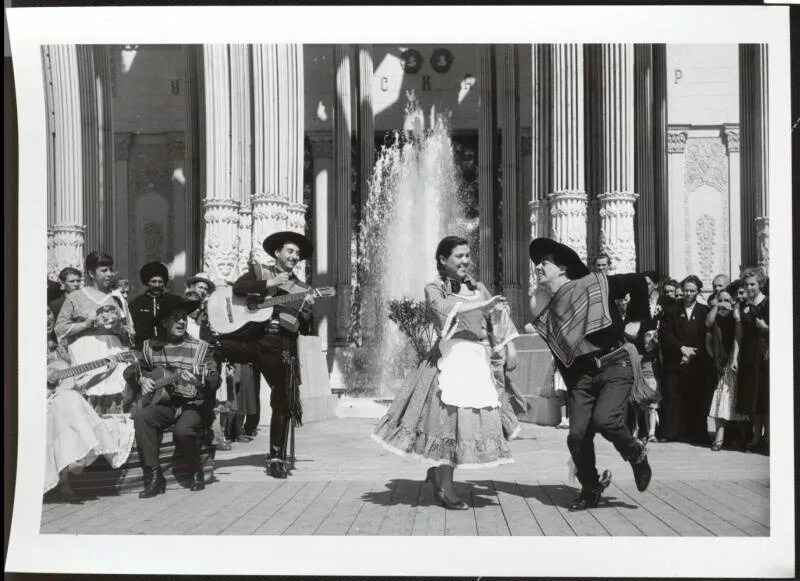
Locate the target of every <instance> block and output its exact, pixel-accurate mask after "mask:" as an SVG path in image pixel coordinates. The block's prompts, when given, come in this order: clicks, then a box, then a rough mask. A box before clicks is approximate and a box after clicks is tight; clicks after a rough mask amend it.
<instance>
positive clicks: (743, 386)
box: [736, 269, 769, 452]
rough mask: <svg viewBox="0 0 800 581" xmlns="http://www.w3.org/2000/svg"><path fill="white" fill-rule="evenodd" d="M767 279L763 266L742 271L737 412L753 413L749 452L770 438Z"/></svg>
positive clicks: (738, 338) (750, 414)
mask: <svg viewBox="0 0 800 581" xmlns="http://www.w3.org/2000/svg"><path fill="white" fill-rule="evenodd" d="M765 282H766V277H765V276H764V273H763V272H762V271H761V270H760V269H749V270H746V271H745V272H744V273H743V274H742V283H743V285H744V288H745V290H746V291H747V302H745V303H743V304H741V305H740V309H739V317H738V320H737V321H736V341H737V342H738V344H739V361H738V363H739V369H738V371H739V378H738V379H739V384H738V385H739V392H738V396H739V397H738V399H737V402H736V411H737V412H739V413H740V414H746V415H749V416H750V417H751V418H752V421H753V437H752V439H751V440H750V442H749V443H748V444H747V451H748V452H754V451H757V450H759V449H761V445H762V441H763V440H768V438H769V299H767V297H766V295H764V293H762V292H761V287H762V286H763V285H764V283H765ZM762 432H763V434H762Z"/></svg>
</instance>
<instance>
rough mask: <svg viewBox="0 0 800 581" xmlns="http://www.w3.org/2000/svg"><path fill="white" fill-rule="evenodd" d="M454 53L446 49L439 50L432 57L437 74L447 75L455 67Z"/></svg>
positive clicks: (432, 64)
mask: <svg viewBox="0 0 800 581" xmlns="http://www.w3.org/2000/svg"><path fill="white" fill-rule="evenodd" d="M453 60H454V59H453V53H451V52H450V51H449V50H447V49H446V48H437V49H436V50H435V51H433V54H432V55H431V67H433V70H434V71H436V72H437V73H446V72H447V71H449V70H450V67H451V66H453Z"/></svg>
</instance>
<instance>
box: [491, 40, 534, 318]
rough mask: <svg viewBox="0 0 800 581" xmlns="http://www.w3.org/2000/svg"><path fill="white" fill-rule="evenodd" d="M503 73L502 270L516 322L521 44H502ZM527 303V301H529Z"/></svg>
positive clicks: (518, 302)
mask: <svg viewBox="0 0 800 581" xmlns="http://www.w3.org/2000/svg"><path fill="white" fill-rule="evenodd" d="M500 51H501V52H500V54H501V64H502V66H501V75H500V83H501V84H500V107H499V111H498V112H499V116H500V117H501V119H502V123H501V125H502V127H503V133H502V139H503V145H502V159H503V170H502V172H501V175H502V179H503V185H502V192H503V204H502V228H503V232H502V234H503V243H502V254H501V256H502V269H503V270H502V274H503V289H502V292H503V296H505V297H506V299H507V300H508V304H509V305H510V306H511V312H512V315H513V317H514V320H515V322H517V323H518V324H519V323H521V322H522V316H523V311H522V307H523V300H522V293H521V291H522V264H521V263H520V256H521V255H523V256H524V255H525V254H526V253H527V251H523V250H522V249H521V247H520V243H519V240H520V238H519V233H520V229H519V214H520V211H519V208H518V203H517V201H518V200H519V190H520V180H519V157H520V132H519V117H520V115H519V87H518V83H517V79H518V75H517V67H518V64H517V59H518V57H517V48H516V46H514V45H513V44H508V45H504V46H502V48H501V49H500ZM525 302H526V303H527V301H525Z"/></svg>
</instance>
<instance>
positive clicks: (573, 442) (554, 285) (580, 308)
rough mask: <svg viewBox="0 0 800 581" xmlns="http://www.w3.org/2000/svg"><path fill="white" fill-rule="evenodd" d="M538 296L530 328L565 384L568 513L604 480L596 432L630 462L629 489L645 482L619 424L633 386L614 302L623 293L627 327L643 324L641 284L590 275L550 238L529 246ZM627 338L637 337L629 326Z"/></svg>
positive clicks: (631, 440)
mask: <svg viewBox="0 0 800 581" xmlns="http://www.w3.org/2000/svg"><path fill="white" fill-rule="evenodd" d="M529 252H530V257H531V260H532V261H533V263H534V265H535V268H534V274H535V276H536V283H537V290H536V293H535V294H534V296H533V297H532V298H531V313H532V314H533V316H534V322H533V325H534V327H535V328H536V329H537V331H538V332H539V334H540V335H541V336H542V338H543V339H544V340H545V341H546V342H547V345H548V347H549V348H550V350H551V351H552V353H553V356H554V358H555V361H556V364H557V366H558V370H559V371H560V372H561V376H562V377H563V378H564V382H565V383H566V385H567V393H568V399H569V406H570V413H571V414H572V415H571V418H570V425H569V436H567V445H568V446H569V451H570V455H571V456H572V460H573V462H574V463H575V468H576V476H577V478H578V481H579V482H580V483H581V492H580V494H579V495H578V496H577V497H576V498H575V500H574V501H573V502H572V504H570V507H569V509H570V510H584V509H587V508H593V507H595V506H597V504H598V502H599V501H600V496H601V493H602V492H603V490H604V489H605V488H606V487H607V486H608V485H609V484H610V482H611V474H610V472H608V471H606V472H605V473H604V474H603V478H602V479H601V478H600V477H599V475H598V473H597V467H596V464H595V453H594V436H595V433H596V432H600V434H601V435H602V436H603V437H604V438H606V439H607V440H609V441H610V442H611V443H612V444H613V445H614V447H615V448H616V449H617V451H618V452H619V453H620V454H621V455H622V457H623V458H624V459H625V460H626V461H628V462H630V463H631V466H632V468H633V476H634V479H635V480H636V487H637V488H638V489H639V490H640V491H642V492H643V491H644V490H646V489H647V486H648V484H649V483H650V478H651V476H652V471H651V469H650V465H649V463H648V462H647V453H646V449H645V446H644V444H643V443H642V442H640V441H639V440H637V439H636V438H635V437H634V436H633V434H631V432H630V430H629V429H628V428H627V427H626V425H625V415H626V406H627V403H628V397H629V395H630V392H631V388H632V386H633V381H634V371H633V368H632V365H631V356H630V352H629V350H628V349H627V348H626V347H624V346H623V345H624V336H625V333H626V329H625V325H624V324H623V321H622V317H621V315H620V312H619V309H617V308H616V305H615V304H614V301H616V300H619V299H621V298H623V297H624V296H625V295H626V294H630V297H631V298H630V303H629V305H628V311H629V314H630V318H631V320H633V321H641V320H643V319H645V318H646V315H647V310H648V296H647V294H648V293H647V282H646V280H645V277H644V275H641V274H619V275H613V276H606V275H605V274H602V273H599V272H597V273H590V272H589V269H588V268H587V267H586V265H585V264H584V263H583V261H581V259H580V258H579V257H578V255H577V254H576V253H575V251H574V250H572V249H571V248H569V247H568V246H565V245H563V244H559V243H558V242H556V241H554V240H550V239H549V238H536V239H535V240H534V241H533V242H531V244H530V248H529ZM629 325H631V327H630V328H628V329H627V333H628V334H629V335H636V331H637V329H635V328H633V327H636V326H637V325H638V323H629Z"/></svg>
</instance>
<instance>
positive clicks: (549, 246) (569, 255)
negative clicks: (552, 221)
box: [528, 238, 589, 280]
mask: <svg viewBox="0 0 800 581" xmlns="http://www.w3.org/2000/svg"><path fill="white" fill-rule="evenodd" d="M528 252H529V253H530V256H531V260H532V261H533V263H534V264H538V263H540V262H541V261H542V257H543V256H547V255H551V256H552V257H553V258H554V259H555V261H556V262H558V263H559V264H560V265H562V266H563V267H564V268H566V269H567V273H566V274H567V278H569V279H572V280H576V279H578V278H582V277H584V276H586V275H587V274H589V268H588V267H587V266H586V265H585V264H584V263H583V261H582V260H581V257H580V256H578V253H577V252H575V251H574V250H573V249H572V248H570V247H569V246H567V245H565V244H561V243H560V242H556V241H555V240H552V239H550V238H535V239H534V240H533V242H531V245H530V247H529V248H528Z"/></svg>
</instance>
